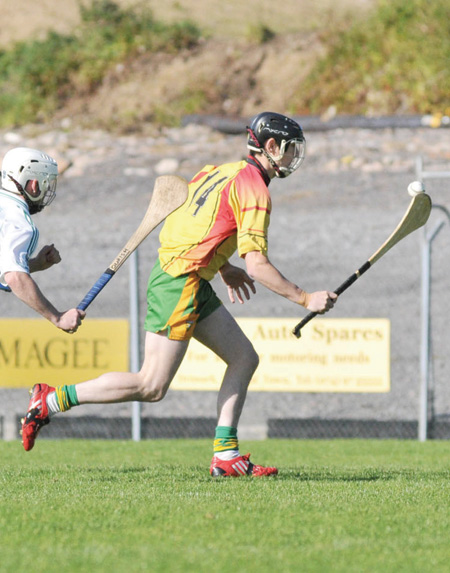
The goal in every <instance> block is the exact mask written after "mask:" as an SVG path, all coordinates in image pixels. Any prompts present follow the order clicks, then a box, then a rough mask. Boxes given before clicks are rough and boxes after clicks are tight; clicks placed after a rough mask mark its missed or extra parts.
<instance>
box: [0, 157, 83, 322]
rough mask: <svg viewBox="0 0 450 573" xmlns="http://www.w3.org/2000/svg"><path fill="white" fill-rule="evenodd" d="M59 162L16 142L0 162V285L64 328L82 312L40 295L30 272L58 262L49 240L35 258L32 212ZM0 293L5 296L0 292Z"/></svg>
mask: <svg viewBox="0 0 450 573" xmlns="http://www.w3.org/2000/svg"><path fill="white" fill-rule="evenodd" d="M57 178H58V165H57V163H56V161H55V160H54V159H52V158H51V157H49V156H48V155H46V154H45V153H42V152H41V151H39V150H37V149H30V148H28V147H16V148H14V149H11V150H10V151H8V152H7V153H6V155H5V156H4V158H3V162H2V188H1V189H0V289H1V290H3V291H10V292H11V291H12V292H13V293H14V294H15V295H16V296H17V297H18V298H19V299H20V300H22V301H23V302H24V303H25V304H27V305H28V306H30V307H31V308H32V309H33V310H35V311H36V312H37V313H39V314H41V315H42V316H43V317H44V318H46V319H47V320H49V321H50V322H51V323H53V324H54V325H55V326H56V327H58V328H60V329H61V330H64V331H65V332H68V333H73V332H75V331H76V330H77V328H78V327H79V326H80V324H81V321H82V320H83V318H84V316H85V313H84V312H83V311H80V310H78V309H76V308H72V309H70V310H66V311H64V312H60V311H58V310H57V309H56V308H55V307H54V306H53V305H52V303H51V302H50V301H49V300H48V299H47V298H46V297H45V296H44V294H43V293H42V292H41V290H40V289H39V287H38V285H37V284H36V282H35V281H34V280H33V279H32V277H31V273H33V272H35V271H42V270H45V269H48V268H49V267H51V266H52V265H55V264H57V263H59V262H60V260H61V257H60V256H59V252H58V250H57V249H56V248H55V247H54V245H46V246H45V247H43V248H42V249H41V250H40V251H39V252H38V253H37V255H36V256H35V257H34V258H31V255H32V254H33V252H34V250H35V248H36V245H37V242H38V238H39V232H38V230H37V228H36V227H35V225H34V223H33V220H32V219H31V215H34V214H35V213H39V211H42V209H43V208H44V207H46V206H47V205H49V204H50V203H51V201H52V200H53V199H54V197H55V193H56V182H57ZM0 296H5V295H4V294H2V293H1V292H0Z"/></svg>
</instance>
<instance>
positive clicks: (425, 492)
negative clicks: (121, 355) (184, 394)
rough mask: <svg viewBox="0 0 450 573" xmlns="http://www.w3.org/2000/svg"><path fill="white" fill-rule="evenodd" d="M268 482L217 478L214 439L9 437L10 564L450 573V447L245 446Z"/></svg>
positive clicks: (3, 533)
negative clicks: (266, 471)
mask: <svg viewBox="0 0 450 573" xmlns="http://www.w3.org/2000/svg"><path fill="white" fill-rule="evenodd" d="M242 447H243V449H247V448H248V449H249V450H250V451H252V452H253V457H254V458H255V461H257V462H259V463H271V464H277V465H278V467H279V468H280V475H279V476H278V477H276V478H269V479H252V478H243V479H228V480H227V479H221V480H213V479H211V478H210V477H209V475H208V473H207V468H208V465H209V461H210V451H211V443H210V442H209V441H206V440H172V441H163V440H158V441H143V442H141V443H134V442H122V441H118V442H114V441H69V440H65V441H50V440H48V441H46V440H40V442H38V444H37V445H36V447H35V449H34V450H33V451H32V452H30V453H25V452H23V450H22V449H21V446H20V444H19V443H18V442H10V443H0V464H1V466H0V467H1V469H0V556H1V558H0V571H1V572H2V573H3V572H8V573H11V572H16V571H26V570H30V571H33V572H34V573H39V572H41V571H42V572H43V571H47V572H58V573H61V572H64V573H68V572H72V571H77V572H81V571H82V572H85V571H90V572H97V571H98V572H103V571H111V572H122V571H123V572H126V573H133V572H138V571H146V572H159V571H161V572H163V571H164V572H174V571H175V572H178V571H180V572H181V571H196V572H197V571H198V572H202V571H205V572H214V571H237V572H240V571H250V572H252V571H261V572H265V571H274V570H278V571H283V572H284V571H296V572H297V571H301V572H318V573H319V572H320V573H324V572H328V571H333V572H345V573H349V572H362V571H367V572H371V573H373V572H378V571H380V572H383V573H388V572H393V573H394V572H395V573H399V572H405V573H406V572H407V573H412V572H420V573H424V572H428V571H430V572H431V571H433V572H434V573H437V572H441V571H442V572H444V571H448V570H449V569H448V568H449V565H448V564H449V562H450V549H449V539H450V443H448V442H429V443H426V444H419V443H418V442H408V441H405V442H400V441H381V440H380V441H359V440H348V441H340V440H336V441H297V440H268V441H265V442H255V443H242Z"/></svg>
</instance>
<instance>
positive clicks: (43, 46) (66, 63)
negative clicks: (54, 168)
mask: <svg viewBox="0 0 450 573" xmlns="http://www.w3.org/2000/svg"><path fill="white" fill-rule="evenodd" d="M80 15H81V24H80V26H79V27H78V28H77V29H76V30H75V31H74V33H73V34H70V35H63V34H59V33H56V32H49V33H48V34H47V37H46V38H45V39H44V40H31V41H24V42H17V43H16V44H14V46H13V47H12V48H11V49H8V50H0V85H1V90H0V127H7V126H10V125H25V124H26V123H30V122H34V121H37V120H39V121H46V120H50V119H51V117H52V114H53V113H54V112H55V111H56V110H58V109H59V108H61V106H63V105H64V103H65V102H66V101H67V100H68V99H70V98H71V97H73V96H79V95H83V96H89V94H91V93H93V92H94V91H95V90H96V89H97V88H98V87H99V86H100V84H101V82H102V80H103V78H104V77H105V76H106V75H107V73H108V72H109V71H110V70H111V69H113V68H114V66H116V65H118V64H123V65H125V67H127V66H128V65H129V63H130V62H131V61H132V60H133V59H134V58H136V57H138V56H142V55H143V54H150V53H156V52H158V53H171V54H173V53H178V52H179V51H181V50H183V49H186V48H189V47H192V46H194V45H196V44H197V42H198V40H199V37H200V31H199V29H198V28H197V26H196V25H195V24H194V23H193V22H190V21H188V20H182V21H179V22H177V23H173V24H164V23H162V22H159V21H157V20H155V19H154V17H153V14H152V12H151V11H150V10H149V9H148V8H147V7H146V6H145V4H144V3H141V4H140V5H139V6H136V7H135V8H121V7H120V6H118V5H117V4H116V3H115V2H113V1H112V0H93V1H92V3H91V4H90V5H84V4H82V3H80Z"/></svg>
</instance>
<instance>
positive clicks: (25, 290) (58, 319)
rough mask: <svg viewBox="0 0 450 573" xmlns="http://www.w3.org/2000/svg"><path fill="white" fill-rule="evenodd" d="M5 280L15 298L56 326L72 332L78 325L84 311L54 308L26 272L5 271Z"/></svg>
mask: <svg viewBox="0 0 450 573" xmlns="http://www.w3.org/2000/svg"><path fill="white" fill-rule="evenodd" d="M5 281H6V283H7V285H8V286H9V287H10V288H11V290H12V292H13V293H14V294H15V295H16V296H17V298H19V299H20V300H21V301H22V302H24V303H25V304H27V305H28V306H29V307H30V308H32V309H33V310H35V311H36V312H37V313H38V314H40V315H42V316H43V317H44V318H46V319H47V320H49V321H50V322H51V323H52V324H54V325H55V326H56V327H57V328H60V329H61V330H64V331H65V332H70V333H72V332H75V331H76V330H77V328H78V327H79V326H80V324H81V321H82V319H83V318H84V316H85V313H84V312H83V311H80V310H77V309H76V308H72V309H70V310H67V311H65V312H59V311H58V310H56V308H55V307H54V306H53V305H52V303H51V302H50V301H49V300H47V299H46V298H45V296H44V295H43V294H42V292H41V290H40V289H39V287H38V285H37V284H36V283H35V282H34V280H33V279H32V278H31V276H30V275H29V274H28V273H24V272H20V271H10V272H8V273H5Z"/></svg>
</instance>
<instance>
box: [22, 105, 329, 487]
mask: <svg viewBox="0 0 450 573" xmlns="http://www.w3.org/2000/svg"><path fill="white" fill-rule="evenodd" d="M247 132H248V140H247V147H248V148H249V152H250V153H249V156H248V157H247V159H246V160H243V161H238V162H236V163H228V164H224V165H219V166H214V165H207V166H205V167H204V168H203V169H202V170H201V171H200V172H199V173H197V175H195V177H194V178H193V179H192V181H191V182H190V184H189V195H188V199H187V201H186V203H185V204H184V205H183V206H182V207H180V208H179V209H177V211H175V212H174V213H173V214H172V215H169V217H168V218H167V220H166V222H165V224H164V226H163V229H162V231H161V233H160V242H161V247H160V249H159V257H158V260H157V262H156V264H155V266H154V268H153V270H152V272H151V275H150V278H149V282H148V291H147V300H148V310H147V317H146V321H145V330H146V340H145V358H144V362H143V365H142V368H141V370H140V371H139V372H138V373H122V372H110V373H107V374H103V375H102V376H100V377H99V378H97V379H96V380H90V381H87V382H83V383H80V384H76V385H69V386H58V387H57V388H52V387H50V386H48V385H46V384H36V385H35V386H34V387H33V390H32V398H31V401H30V405H29V408H28V412H27V416H26V418H25V420H24V422H23V426H22V432H23V433H22V435H23V444H24V447H25V449H26V450H30V449H31V448H32V447H33V445H34V441H35V438H36V436H37V433H38V432H39V430H40V428H41V427H42V426H43V425H45V424H47V423H48V422H49V421H50V418H51V416H52V415H53V414H55V413H57V412H60V411H65V410H68V409H69V408H71V407H72V406H76V405H79V404H90V403H114V402H126V401H144V402H157V401H159V400H162V399H163V398H164V396H165V394H166V392H167V390H168V388H169V386H170V383H171V381H172V379H173V377H174V376H175V373H176V371H177V369H178V367H179V366H180V364H181V362H182V360H183V357H184V355H185V353H186V350H187V348H188V344H189V340H190V339H191V338H192V337H194V338H196V339H197V340H198V341H200V342H201V343H203V344H204V345H205V346H207V347H208V348H210V349H211V350H212V351H213V352H215V353H216V354H217V355H218V356H219V357H220V358H221V359H222V360H224V362H225V363H226V365H227V368H226V371H225V375H224V379H223V382H222V385H221V388H220V391H219V394H218V401H217V428H216V434H215V439H214V446H213V458H212V462H211V467H210V473H211V475H212V476H213V477H219V476H234V477H237V476H243V475H251V476H270V475H275V474H277V473H278V470H277V469H276V468H273V467H263V466H260V465H257V464H254V463H252V462H251V461H250V459H249V455H241V453H240V451H239V444H238V437H237V427H238V422H239V418H240V415H241V412H242V408H243V406H244V402H245V398H246V394H247V387H248V385H249V383H250V380H251V378H252V376H253V373H254V372H255V370H256V368H257V366H258V355H257V354H256V352H255V350H254V348H253V346H252V344H251V342H250V341H249V340H248V338H247V337H246V336H245V334H244V333H243V332H242V330H241V329H240V327H239V326H238V324H237V322H236V321H235V320H234V318H233V317H232V316H231V314H230V313H229V312H228V310H227V309H226V308H225V306H224V305H223V304H222V303H221V302H220V300H219V299H218V297H217V295H216V293H215V292H214V290H213V289H212V287H211V284H210V282H209V281H210V280H211V279H212V278H213V277H214V275H215V274H216V273H219V274H220V276H221V278H222V280H223V282H224V283H225V285H226V287H227V289H228V295H229V298H230V300H231V302H235V301H236V300H237V301H239V302H240V303H243V302H244V300H245V299H249V298H250V296H251V294H252V293H255V292H256V289H255V281H256V282H258V283H260V284H262V285H263V286H265V287H267V288H268V289H270V290H272V291H273V292H275V293H276V294H278V295H280V296H283V297H285V298H287V299H288V300H290V301H291V302H292V303H294V304H300V305H302V306H304V307H305V308H306V309H308V310H309V311H314V312H318V313H324V312H326V311H328V310H329V309H330V308H332V307H333V305H334V303H335V301H336V299H337V295H336V294H335V293H332V292H329V291H326V290H324V291H318V292H313V293H307V292H305V291H304V290H302V289H301V288H300V287H299V286H297V285H296V284H294V283H292V282H291V281H289V280H288V279H287V278H285V277H284V276H283V275H282V274H281V273H280V271H278V270H277V269H276V268H275V267H274V266H273V264H272V263H271V262H270V261H269V259H268V258H267V230H268V226H269V219H270V213H271V199H270V193H269V189H268V185H269V183H270V181H271V179H273V178H274V177H280V178H284V177H287V176H288V175H290V174H291V173H292V172H293V171H295V170H296V169H297V168H298V167H299V166H300V164H301V162H302V160H303V158H304V154H305V139H304V136H303V132H302V130H301V128H300V126H299V125H298V124H297V123H296V122H295V121H293V120H292V119H289V118H287V117H285V116H283V115H280V114H278V113H272V112H263V113H260V114H258V115H257V116H256V117H254V118H253V120H252V121H251V124H250V127H248V128H247ZM236 250H237V253H238V255H239V256H240V257H241V258H242V259H243V261H244V263H245V270H244V269H243V268H240V267H237V266H234V265H232V264H231V263H230V262H229V258H230V257H231V255H232V254H233V253H234V252H235V251H236Z"/></svg>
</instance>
